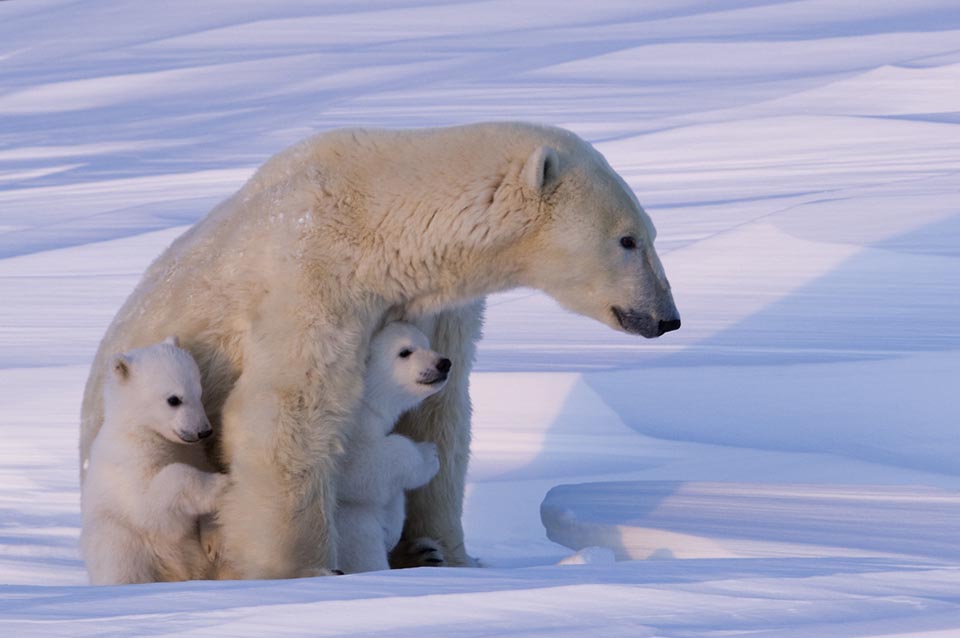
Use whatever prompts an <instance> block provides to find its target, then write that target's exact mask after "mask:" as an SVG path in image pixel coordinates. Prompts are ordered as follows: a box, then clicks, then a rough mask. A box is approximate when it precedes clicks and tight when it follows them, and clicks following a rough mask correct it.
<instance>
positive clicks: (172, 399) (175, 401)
mask: <svg viewBox="0 0 960 638" xmlns="http://www.w3.org/2000/svg"><path fill="white" fill-rule="evenodd" d="M181 403H183V399H181V398H180V397H178V396H177V395H175V394H173V395H170V396H168V397H167V405H169V406H170V407H171V408H175V407H177V406H178V405H180V404H181Z"/></svg>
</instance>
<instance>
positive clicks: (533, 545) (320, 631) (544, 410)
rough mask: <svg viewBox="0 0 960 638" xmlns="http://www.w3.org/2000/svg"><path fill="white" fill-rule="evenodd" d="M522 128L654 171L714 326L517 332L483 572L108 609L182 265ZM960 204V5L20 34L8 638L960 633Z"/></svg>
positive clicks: (77, 27) (10, 193) (2, 329)
mask: <svg viewBox="0 0 960 638" xmlns="http://www.w3.org/2000/svg"><path fill="white" fill-rule="evenodd" d="M502 119H521V120H533V121H538V122H545V123H550V124H556V125H560V126H564V127H567V128H570V129H572V130H574V131H575V132H577V133H579V134H580V135H581V136H583V137H585V138H586V139H588V140H590V141H591V142H593V143H594V144H595V145H596V146H597V147H598V148H599V149H600V150H601V151H602V152H603V153H604V154H605V155H606V157H607V158H608V159H609V161H610V163H611V164H612V165H613V166H614V167H615V168H616V169H617V170H618V171H619V172H621V173H622V174H623V175H624V177H625V178H626V180H627V181H628V182H629V184H630V185H631V186H632V187H633V188H634V189H635V191H636V192H637V194H638V197H639V198H640V200H641V202H643V204H644V206H645V207H646V208H647V210H648V211H649V213H650V214H651V216H652V217H653V219H654V221H655V223H656V225H657V227H658V230H659V236H658V239H657V247H658V250H659V252H660V255H661V257H662V258H663V261H664V264H665V266H666V268H667V272H668V274H669V276H670V279H671V283H672V284H673V289H674V293H675V297H676V301H677V305H678V306H679V308H680V311H681V314H682V316H683V327H682V329H681V330H680V331H678V332H674V333H670V334H668V335H665V336H664V337H662V338H660V339H658V340H655V341H644V340H641V339H638V338H636V337H630V336H627V335H621V334H617V333H614V332H612V331H610V330H609V329H607V328H605V327H603V326H601V325H599V324H597V323H595V322H592V321H590V320H588V319H584V318H580V317H576V316H572V315H570V314H567V313H565V312H564V311H562V310H560V309H559V308H558V307H557V306H556V304H554V303H553V302H552V301H551V300H549V299H548V298H546V297H544V296H542V295H540V294H539V293H535V292H532V291H528V290H520V291H514V292H511V293H507V294H503V295H498V296H495V297H492V298H491V299H490V300H489V310H488V316H487V324H486V331H485V332H486V337H485V340H484V341H483V343H482V345H481V348H480V354H479V360H478V362H477V366H476V373H475V375H474V377H473V381H472V394H473V398H474V403H475V408H476V415H475V419H474V443H473V448H472V449H473V458H472V462H471V467H470V476H469V485H468V490H467V498H466V513H465V527H466V534H467V540H468V547H469V549H470V551H471V552H472V553H473V554H474V555H476V556H477V557H478V558H479V560H480V561H481V562H482V564H483V565H485V567H484V568H481V569H420V570H409V571H395V572H390V573H375V574H365V575H358V576H348V577H335V578H322V579H304V580H296V581H283V582H264V581H261V582H219V583H208V582H193V583H180V584H155V585H143V586H127V587H106V588H93V587H89V586H87V585H86V577H85V574H84V571H83V566H82V563H81V561H80V559H79V555H78V551H77V538H78V533H79V521H80V517H79V487H78V481H77V477H78V468H77V453H76V442H77V434H78V413H79V405H80V396H81V391H82V387H83V383H84V380H85V378H86V375H87V372H88V366H89V365H90V362H91V360H92V356H93V353H94V351H95V349H96V346H97V343H98V341H99V339H100V337H101V336H102V334H103V332H104V330H105V328H106V326H107V324H108V323H109V321H110V319H111V317H112V316H113V314H114V312H115V311H116V310H117V308H118V307H119V305H120V304H121V303H122V301H123V299H124V298H125V297H126V295H127V294H128V293H129V292H130V291H131V290H132V288H133V287H134V285H135V284H136V282H137V280H138V278H139V276H140V274H141V273H142V271H143V270H144V268H145V267H146V266H147V264H148V263H149V262H150V260H151V259H153V258H154V257H155V256H156V255H158V254H159V253H160V251H161V250H162V249H163V248H164V247H165V246H166V245H167V244H168V243H169V242H170V241H171V240H172V239H173V238H175V237H176V236H177V235H178V234H179V233H181V232H183V230H184V229H185V228H186V227H188V226H189V225H190V224H191V223H193V222H194V221H196V220H197V219H198V218H199V217H201V216H202V215H203V214H204V213H205V212H206V211H208V210H209V209H210V208H211V207H212V206H213V205H214V204H216V202H218V201H219V200H221V199H223V198H225V197H226V196H228V195H229V194H230V193H231V192H233V191H234V190H235V189H236V188H238V187H239V186H240V184H241V183H242V182H243V181H244V179H245V178H246V177H248V176H249V175H250V174H251V173H252V171H253V170H254V169H255V168H256V166H258V165H259V164H260V163H261V162H263V161H264V160H265V159H266V158H267V157H268V156H270V155H271V154H272V153H274V152H276V151H277V150H279V149H281V148H283V147H284V146H286V145H288V144H290V143H292V142H294V141H296V140H298V139H300V138H302V137H305V136H306V135H309V134H311V133H314V132H318V131H322V130H327V129H330V128H335V127H339V126H356V125H362V126H379V127H410V126H440V125H451V124H461V123H466V122H473V121H480V120H502ZM958 193H960V8H958V6H957V4H956V2H954V1H952V0H917V1H913V2H902V1H896V2H895V1H893V0H878V1H876V2H870V3H862V2H855V1H848V0H794V1H786V0H766V1H761V0H728V1H725V2H708V1H706V0H683V1H680V2H676V1H669V2H668V1H666V0H663V1H659V0H651V1H649V2H642V3H641V2H633V1H623V2H619V1H607V0H597V1H594V2H582V3H580V2H577V3H574V2H569V3H563V2H561V3H546V2H513V1H509V2H508V1H507V0H488V1H478V2H452V1H448V0H419V1H412V0H397V1H394V2H390V1H387V0H372V1H362V2H347V1H336V0H332V1H329V2H316V3H307V2H291V1H288V0H278V1H272V2H235V1H228V0H216V1H206V2H186V1H182V0H171V1H169V2H163V3H143V2H136V1H134V0H89V1H85V2H74V1H67V0H30V1H27V0H20V1H17V2H3V3H0V300H2V301H3V303H2V304H0V406H2V410H0V434H2V437H3V444H2V445H0V583H2V584H0V635H3V636H101V635H111V636H144V635H151V636H167V635H178V636H266V635H270V636H327V635H329V636H384V637H388V636H389V637H395V636H419V637H429V636H436V637H448V636H462V637H466V636H495V635H503V636H550V637H555V636H587V635H595V636H604V637H611V636H624V637H627V636H629V637H631V638H635V637H642V636H659V637H684V636H741V635H749V636H754V637H761V636H762V637H778V638H784V637H788V636H797V637H809V636H818V637H839V636H858V637H860V636H863V637H865V636H904V637H906V636H911V637H941V638H942V637H948V636H949V637H954V638H955V637H957V636H960V550H958V549H957V544H956V541H957V539H958V537H960V462H958V458H960V399H958V387H960V386H958V380H960V197H958ZM541 505H542V507H541ZM550 539H553V540H550ZM554 541H556V542H554ZM561 543H562V544H561Z"/></svg>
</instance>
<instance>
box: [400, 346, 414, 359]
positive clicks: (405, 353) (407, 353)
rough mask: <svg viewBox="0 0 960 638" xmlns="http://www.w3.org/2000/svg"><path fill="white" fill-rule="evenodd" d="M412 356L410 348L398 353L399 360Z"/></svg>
mask: <svg viewBox="0 0 960 638" xmlns="http://www.w3.org/2000/svg"><path fill="white" fill-rule="evenodd" d="M412 354H413V350H411V349H410V348H404V349H403V350H401V351H400V354H399V355H398V356H399V357H400V358H401V359H406V358H407V357H409V356H410V355H412Z"/></svg>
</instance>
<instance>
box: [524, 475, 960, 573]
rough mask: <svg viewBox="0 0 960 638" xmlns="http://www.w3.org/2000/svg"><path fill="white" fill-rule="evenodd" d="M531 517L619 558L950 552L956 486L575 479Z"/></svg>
mask: <svg viewBox="0 0 960 638" xmlns="http://www.w3.org/2000/svg"><path fill="white" fill-rule="evenodd" d="M540 517H541V519H542V521H543V525H544V527H545V528H546V530H547V536H548V537H549V538H550V539H551V540H553V541H555V542H557V543H560V544H562V545H565V546H567V547H569V548H571V549H576V550H582V551H584V552H586V551H587V549H584V548H589V549H590V551H591V552H593V551H594V550H596V549H597V546H599V547H607V548H609V549H611V550H612V551H613V552H614V553H615V555H616V557H617V558H618V559H619V560H636V559H650V558H673V557H675V558H775V557H808V558H809V557H843V556H846V557H916V558H924V559H940V560H945V561H955V560H956V559H957V558H958V557H960V547H958V546H957V544H956V531H957V530H958V529H960V492H956V491H947V490H942V489H936V488H929V487H920V486H878V485H857V486H841V485H802V484H769V483H767V484H761V483H708V482H681V481H621V482H609V483H583V484H579V485H560V486H557V487H555V488H553V489H551V490H550V491H549V493H547V496H546V498H545V499H544V501H543V504H542V505H541V507H540Z"/></svg>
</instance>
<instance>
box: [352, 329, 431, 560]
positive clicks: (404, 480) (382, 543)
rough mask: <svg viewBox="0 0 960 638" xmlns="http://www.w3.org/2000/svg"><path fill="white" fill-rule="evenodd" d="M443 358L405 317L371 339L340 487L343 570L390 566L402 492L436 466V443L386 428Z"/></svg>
mask: <svg viewBox="0 0 960 638" xmlns="http://www.w3.org/2000/svg"><path fill="white" fill-rule="evenodd" d="M444 361H446V365H447V366H449V365H450V361H449V359H445V358H444V357H443V356H442V355H440V354H438V353H436V352H434V351H432V350H431V349H430V342H429V341H428V340H427V336H426V335H425V334H423V333H422V332H421V331H420V330H418V329H417V328H416V327H415V326H413V325H411V324H408V323H402V322H394V323H390V324H388V325H387V326H386V327H385V328H384V329H383V330H382V331H381V332H380V333H379V334H377V335H376V336H375V337H374V338H373V339H372V340H371V342H370V357H369V360H368V361H367V371H366V375H365V378H364V394H363V398H362V399H361V407H360V414H359V417H358V420H357V426H356V428H355V429H353V430H351V431H350V433H349V436H348V443H347V450H346V454H345V456H344V461H343V470H342V473H341V474H340V480H339V486H338V505H337V516H336V518H337V532H338V534H339V536H340V546H339V552H338V561H339V567H340V569H341V570H343V571H344V572H346V573H348V574H352V573H357V572H367V571H374V570H381V569H387V568H389V564H388V562H387V554H388V553H389V552H390V550H392V549H393V548H394V546H396V544H397V542H399V540H400V532H401V531H402V530H403V520H404V517H405V511H406V506H405V499H404V491H405V490H412V489H415V488H418V487H422V486H424V485H426V484H427V483H428V482H429V481H430V479H432V478H433V477H434V476H435V475H436V473H437V471H438V470H439V469H440V459H439V457H438V456H437V446H436V445H434V444H433V443H429V442H425V443H415V442H413V441H411V440H410V439H408V438H407V437H405V436H402V435H400V434H391V433H390V432H391V431H392V430H393V426H394V424H396V422H397V418H399V416H400V415H401V414H402V413H403V412H406V411H407V410H409V409H410V408H413V407H414V406H416V405H418V404H419V403H420V402H421V401H423V400H424V399H426V398H427V397H428V396H431V395H433V394H435V393H437V392H439V391H440V390H441V389H442V388H443V386H444V385H445V384H446V380H447V372H448V370H449V368H448V367H447V368H446V369H444V368H445V366H444V365H443V363H442V362H444Z"/></svg>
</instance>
